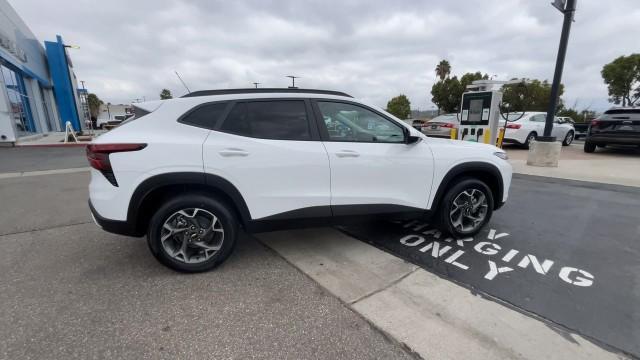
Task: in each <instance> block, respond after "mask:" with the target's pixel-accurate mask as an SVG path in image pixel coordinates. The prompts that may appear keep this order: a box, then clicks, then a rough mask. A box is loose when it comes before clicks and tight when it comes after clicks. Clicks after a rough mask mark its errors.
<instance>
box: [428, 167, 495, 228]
mask: <svg viewBox="0 0 640 360" xmlns="http://www.w3.org/2000/svg"><path fill="white" fill-rule="evenodd" d="M493 204H494V199H493V194H492V193H491V190H490V189H489V187H488V186H487V185H486V184H485V183H484V182H482V181H480V180H478V179H473V178H463V179H460V181H458V182H457V183H455V185H453V186H452V187H451V188H449V190H447V192H446V193H445V195H444V197H443V198H442V201H441V202H440V208H439V209H438V214H437V216H438V223H439V225H440V228H441V229H442V230H444V231H446V232H448V233H450V234H451V235H453V236H454V237H456V238H460V237H465V236H473V235H475V234H477V233H478V232H479V231H480V230H481V229H482V227H483V226H484V225H486V224H487V223H488V222H489V220H490V219H491V215H492V214H493Z"/></svg>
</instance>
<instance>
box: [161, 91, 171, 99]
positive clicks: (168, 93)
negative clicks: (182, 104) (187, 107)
mask: <svg viewBox="0 0 640 360" xmlns="http://www.w3.org/2000/svg"><path fill="white" fill-rule="evenodd" d="M166 99H173V95H171V91H170V90H169V89H162V91H160V100H166Z"/></svg>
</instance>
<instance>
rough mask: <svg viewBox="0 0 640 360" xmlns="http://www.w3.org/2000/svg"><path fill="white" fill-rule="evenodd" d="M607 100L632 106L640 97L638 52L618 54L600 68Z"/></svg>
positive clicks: (639, 55) (639, 60)
mask: <svg viewBox="0 0 640 360" xmlns="http://www.w3.org/2000/svg"><path fill="white" fill-rule="evenodd" d="M601 74H602V78H603V79H604V83H605V84H607V90H608V91H609V101H610V102H612V103H614V104H616V105H617V104H620V103H622V106H633V105H634V104H635V103H636V102H637V101H638V99H640V54H631V55H629V56H620V57H618V58H617V59H615V60H613V61H612V62H610V63H608V64H606V65H605V66H604V67H603V68H602V72H601Z"/></svg>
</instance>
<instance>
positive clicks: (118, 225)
mask: <svg viewBox="0 0 640 360" xmlns="http://www.w3.org/2000/svg"><path fill="white" fill-rule="evenodd" d="M89 210H91V217H92V218H93V221H94V222H95V223H96V224H97V225H98V226H100V227H101V228H102V230H104V231H107V232H110V233H113V234H118V235H125V236H135V237H140V236H142V235H144V234H141V233H140V231H138V230H137V229H136V226H135V224H132V223H131V222H129V221H120V220H111V219H107V218H104V217H102V216H101V215H100V214H99V213H98V211H96V209H95V208H94V207H93V204H91V200H89Z"/></svg>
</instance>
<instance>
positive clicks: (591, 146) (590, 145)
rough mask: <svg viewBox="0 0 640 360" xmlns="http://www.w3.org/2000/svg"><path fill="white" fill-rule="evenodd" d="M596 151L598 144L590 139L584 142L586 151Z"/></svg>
mask: <svg viewBox="0 0 640 360" xmlns="http://www.w3.org/2000/svg"><path fill="white" fill-rule="evenodd" d="M594 151H596V144H594V143H590V142H589V141H585V142H584V152H586V153H592V152H594Z"/></svg>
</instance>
